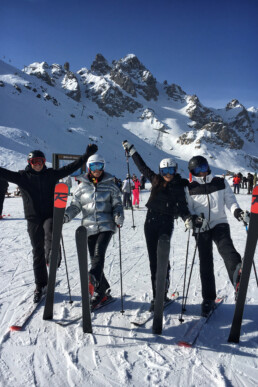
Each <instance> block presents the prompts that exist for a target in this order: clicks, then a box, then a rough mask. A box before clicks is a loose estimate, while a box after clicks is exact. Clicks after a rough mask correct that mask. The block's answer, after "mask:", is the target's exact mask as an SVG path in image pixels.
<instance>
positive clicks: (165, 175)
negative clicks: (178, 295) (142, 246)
mask: <svg viewBox="0 0 258 387" xmlns="http://www.w3.org/2000/svg"><path fill="white" fill-rule="evenodd" d="M123 147H124V149H125V150H126V152H128V154H129V155H130V156H132V159H133V161H134V162H135V164H136V166H137V167H138V169H139V171H140V172H141V173H142V174H143V175H144V176H145V177H146V178H147V179H148V180H149V181H150V182H151V185H152V189H151V194H150V198H149V200H148V202H147V204H146V207H147V208H148V212H147V216H146V221H145V225H144V232H145V238H146V243H147V249H148V254H149V261H150V271H151V283H152V291H153V300H152V301H151V306H150V311H151V310H153V309H154V302H155V295H156V271H157V247H158V240H159V237H160V236H161V235H162V234H166V235H168V236H169V237H171V236H172V233H173V229H174V218H177V217H178V215H180V216H181V217H182V219H183V220H184V221H186V220H187V219H189V218H191V214H190V212H189V210H188V207H187V202H186V197H185V187H187V185H188V180H186V179H182V178H181V176H180V175H179V174H178V173H176V171H177V163H176V162H175V161H174V160H173V159H172V158H167V159H163V160H161V162H160V168H159V174H156V173H155V172H153V171H152V170H151V169H150V168H149V167H147V165H146V164H145V162H144V161H143V159H142V158H141V156H140V155H139V153H137V152H136V149H135V147H134V146H133V145H131V144H129V143H128V142H127V141H124V142H123ZM169 271H170V264H168V269H167V279H166V292H165V295H164V297H165V301H166V298H167V292H168V289H169V285H170V278H169Z"/></svg>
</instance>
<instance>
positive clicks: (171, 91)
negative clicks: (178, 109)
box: [164, 82, 199, 102]
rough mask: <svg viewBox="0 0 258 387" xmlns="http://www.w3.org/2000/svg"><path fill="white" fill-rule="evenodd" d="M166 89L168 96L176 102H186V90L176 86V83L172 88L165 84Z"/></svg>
mask: <svg viewBox="0 0 258 387" xmlns="http://www.w3.org/2000/svg"><path fill="white" fill-rule="evenodd" d="M164 89H165V91H166V93H167V95H168V96H169V97H170V98H172V99H173V100H174V101H180V102H184V101H185V96H186V93H185V92H184V90H182V88H181V87H180V86H178V85H176V84H175V83H172V84H171V85H170V86H168V85H167V83H165V82H164ZM197 99H198V98H197ZM198 101H199V100H198Z"/></svg>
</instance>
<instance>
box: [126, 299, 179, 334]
mask: <svg viewBox="0 0 258 387" xmlns="http://www.w3.org/2000/svg"><path fill="white" fill-rule="evenodd" d="M178 297H179V293H178V292H174V293H173V294H172V296H171V299H170V300H169V301H167V302H166V303H165V304H164V306H163V309H164V310H166V309H167V308H168V306H169V305H171V304H172V303H173V302H174V301H175V300H176V299H177V298H178ZM153 316H154V313H153V312H145V314H144V316H141V317H140V318H139V320H135V321H131V324H133V325H135V326H136V327H141V326H144V325H145V324H146V323H147V322H148V321H150V320H151V319H153Z"/></svg>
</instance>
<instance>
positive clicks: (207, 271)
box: [186, 156, 250, 316]
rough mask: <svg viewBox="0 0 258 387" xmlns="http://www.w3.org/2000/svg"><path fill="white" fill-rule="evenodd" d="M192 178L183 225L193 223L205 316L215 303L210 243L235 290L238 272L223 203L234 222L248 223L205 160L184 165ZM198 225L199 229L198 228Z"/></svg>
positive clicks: (195, 159)
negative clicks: (218, 255)
mask: <svg viewBox="0 0 258 387" xmlns="http://www.w3.org/2000/svg"><path fill="white" fill-rule="evenodd" d="M188 169H189V171H190V172H191V173H192V176H193V181H192V182H191V183H189V187H188V188H189V195H188V197H187V199H188V207H189V210H190V212H191V214H192V215H193V219H192V222H191V220H189V224H187V222H186V227H187V228H192V227H193V226H194V235H195V238H196V241H197V246H198V251H199V258H200V277H201V283H202V297H203V302H202V315H203V316H207V315H208V314H209V312H210V310H211V309H212V308H214V305H215V299H216V285H215V277H214V268H213V253H212V242H215V244H216V246H217V248H218V251H219V253H220V255H221V256H222V258H223V260H224V263H225V265H226V269H227V272H228V275H229V278H230V281H231V283H232V284H233V286H234V287H235V289H236V291H237V286H238V284H239V280H240V274H241V256H240V254H239V253H238V252H237V251H236V249H235V247H234V245H233V242H232V239H231V236H230V228H229V224H228V221H227V216H226V213H225V206H226V207H227V208H228V209H229V210H230V211H231V213H232V214H233V215H234V216H235V217H236V219H237V220H238V221H241V220H243V221H245V222H246V223H248V222H249V219H250V215H249V213H248V211H242V210H241V208H240V207H239V205H238V203H237V201H236V198H235V195H234V194H233V192H232V189H231V188H230V186H229V184H228V182H227V181H226V179H223V178H220V177H217V176H213V175H212V173H211V170H210V167H209V164H208V161H207V160H206V159H205V158H204V157H202V156H194V157H192V158H191V160H190V161H189V164H188ZM198 227H199V229H198Z"/></svg>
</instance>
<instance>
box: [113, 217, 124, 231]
mask: <svg viewBox="0 0 258 387" xmlns="http://www.w3.org/2000/svg"><path fill="white" fill-rule="evenodd" d="M123 223H124V218H123V216H121V215H120V214H117V215H116V216H115V224H116V225H117V227H120V228H121V227H122V226H123Z"/></svg>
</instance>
